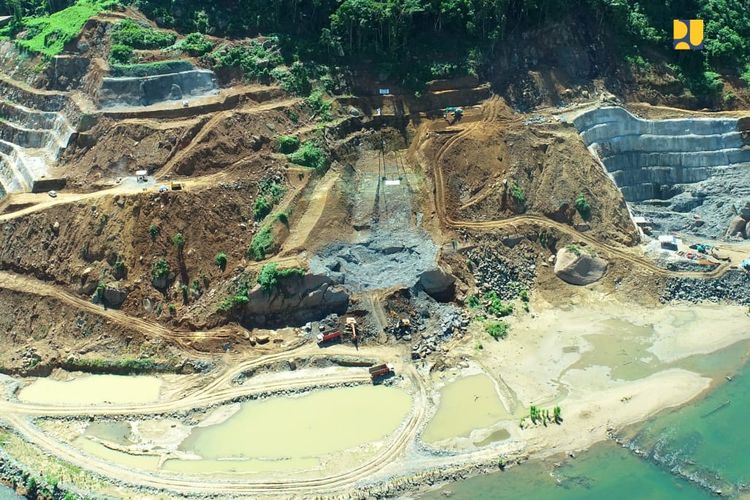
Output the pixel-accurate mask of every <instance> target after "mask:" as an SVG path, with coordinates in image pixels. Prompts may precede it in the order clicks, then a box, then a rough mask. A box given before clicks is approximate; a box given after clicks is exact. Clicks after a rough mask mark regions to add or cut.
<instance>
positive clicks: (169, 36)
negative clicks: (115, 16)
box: [112, 19, 177, 49]
mask: <svg viewBox="0 0 750 500" xmlns="http://www.w3.org/2000/svg"><path fill="white" fill-rule="evenodd" d="M176 39H177V37H176V36H175V35H174V34H173V33H170V32H168V31H159V30H155V29H153V28H150V27H148V26H141V25H140V24H138V23H136V22H135V21H133V20H132V19H124V20H122V21H120V22H119V23H117V25H116V26H115V28H114V29H113V30H112V42H113V43H116V44H121V45H128V46H130V47H133V48H134V49H163V48H165V47H169V46H171V45H173V44H174V42H175V40H176Z"/></svg>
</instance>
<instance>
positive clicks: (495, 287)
mask: <svg viewBox="0 0 750 500" xmlns="http://www.w3.org/2000/svg"><path fill="white" fill-rule="evenodd" d="M516 248H517V249H519V250H520V252H521V253H520V254H519V255H516V256H514V258H513V259H510V258H508V257H505V256H503V255H501V254H500V253H499V252H498V250H497V247H490V246H485V247H477V248H473V249H471V250H469V252H468V253H467V256H468V257H469V261H470V262H471V265H472V270H473V272H474V279H475V281H476V284H477V287H478V288H479V289H480V290H482V292H483V293H486V292H489V291H494V292H495V293H497V295H498V297H500V298H501V299H502V300H512V299H515V298H516V297H517V296H518V292H519V291H520V290H521V289H527V290H528V289H530V288H531V287H532V286H533V284H534V279H535V277H536V264H535V258H534V252H533V251H532V250H531V249H521V248H519V247H516Z"/></svg>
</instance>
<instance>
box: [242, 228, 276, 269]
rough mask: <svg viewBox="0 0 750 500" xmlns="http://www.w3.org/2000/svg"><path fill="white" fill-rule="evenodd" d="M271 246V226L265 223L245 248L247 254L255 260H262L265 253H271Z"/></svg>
mask: <svg viewBox="0 0 750 500" xmlns="http://www.w3.org/2000/svg"><path fill="white" fill-rule="evenodd" d="M271 248H273V235H272V234H271V226H270V225H267V226H264V227H262V228H261V230H260V231H258V233H257V234H256V235H255V236H254V237H253V239H252V241H251V242H250V247H249V248H248V249H247V254H248V256H249V257H252V258H253V259H255V260H263V259H265V258H266V255H268V254H269V253H271Z"/></svg>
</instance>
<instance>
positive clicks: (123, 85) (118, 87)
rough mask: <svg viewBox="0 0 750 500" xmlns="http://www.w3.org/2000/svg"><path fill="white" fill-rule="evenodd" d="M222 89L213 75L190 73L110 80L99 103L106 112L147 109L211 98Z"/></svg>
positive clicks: (111, 78)
mask: <svg viewBox="0 0 750 500" xmlns="http://www.w3.org/2000/svg"><path fill="white" fill-rule="evenodd" d="M218 89H219V85H218V83H217V80H216V75H215V74H214V72H213V71H210V70H205V69H190V70H187V71H179V72H176V73H167V74H154V75H150V76H128V77H107V78H104V79H103V81H102V88H101V92H100V95H99V103H100V105H101V106H102V107H103V108H111V107H117V106H148V105H151V104H156V103H159V102H163V101H169V100H178V99H186V98H192V97H200V96H206V95H212V94H215V93H216V92H218Z"/></svg>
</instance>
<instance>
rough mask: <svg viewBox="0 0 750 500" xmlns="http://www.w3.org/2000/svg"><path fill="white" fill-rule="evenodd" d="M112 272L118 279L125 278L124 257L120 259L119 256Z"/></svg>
mask: <svg viewBox="0 0 750 500" xmlns="http://www.w3.org/2000/svg"><path fill="white" fill-rule="evenodd" d="M112 270H113V271H114V275H115V277H116V278H121V277H123V276H125V261H124V260H122V257H120V256H119V255H118V256H117V260H116V261H115V264H114V265H113V266H112Z"/></svg>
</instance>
